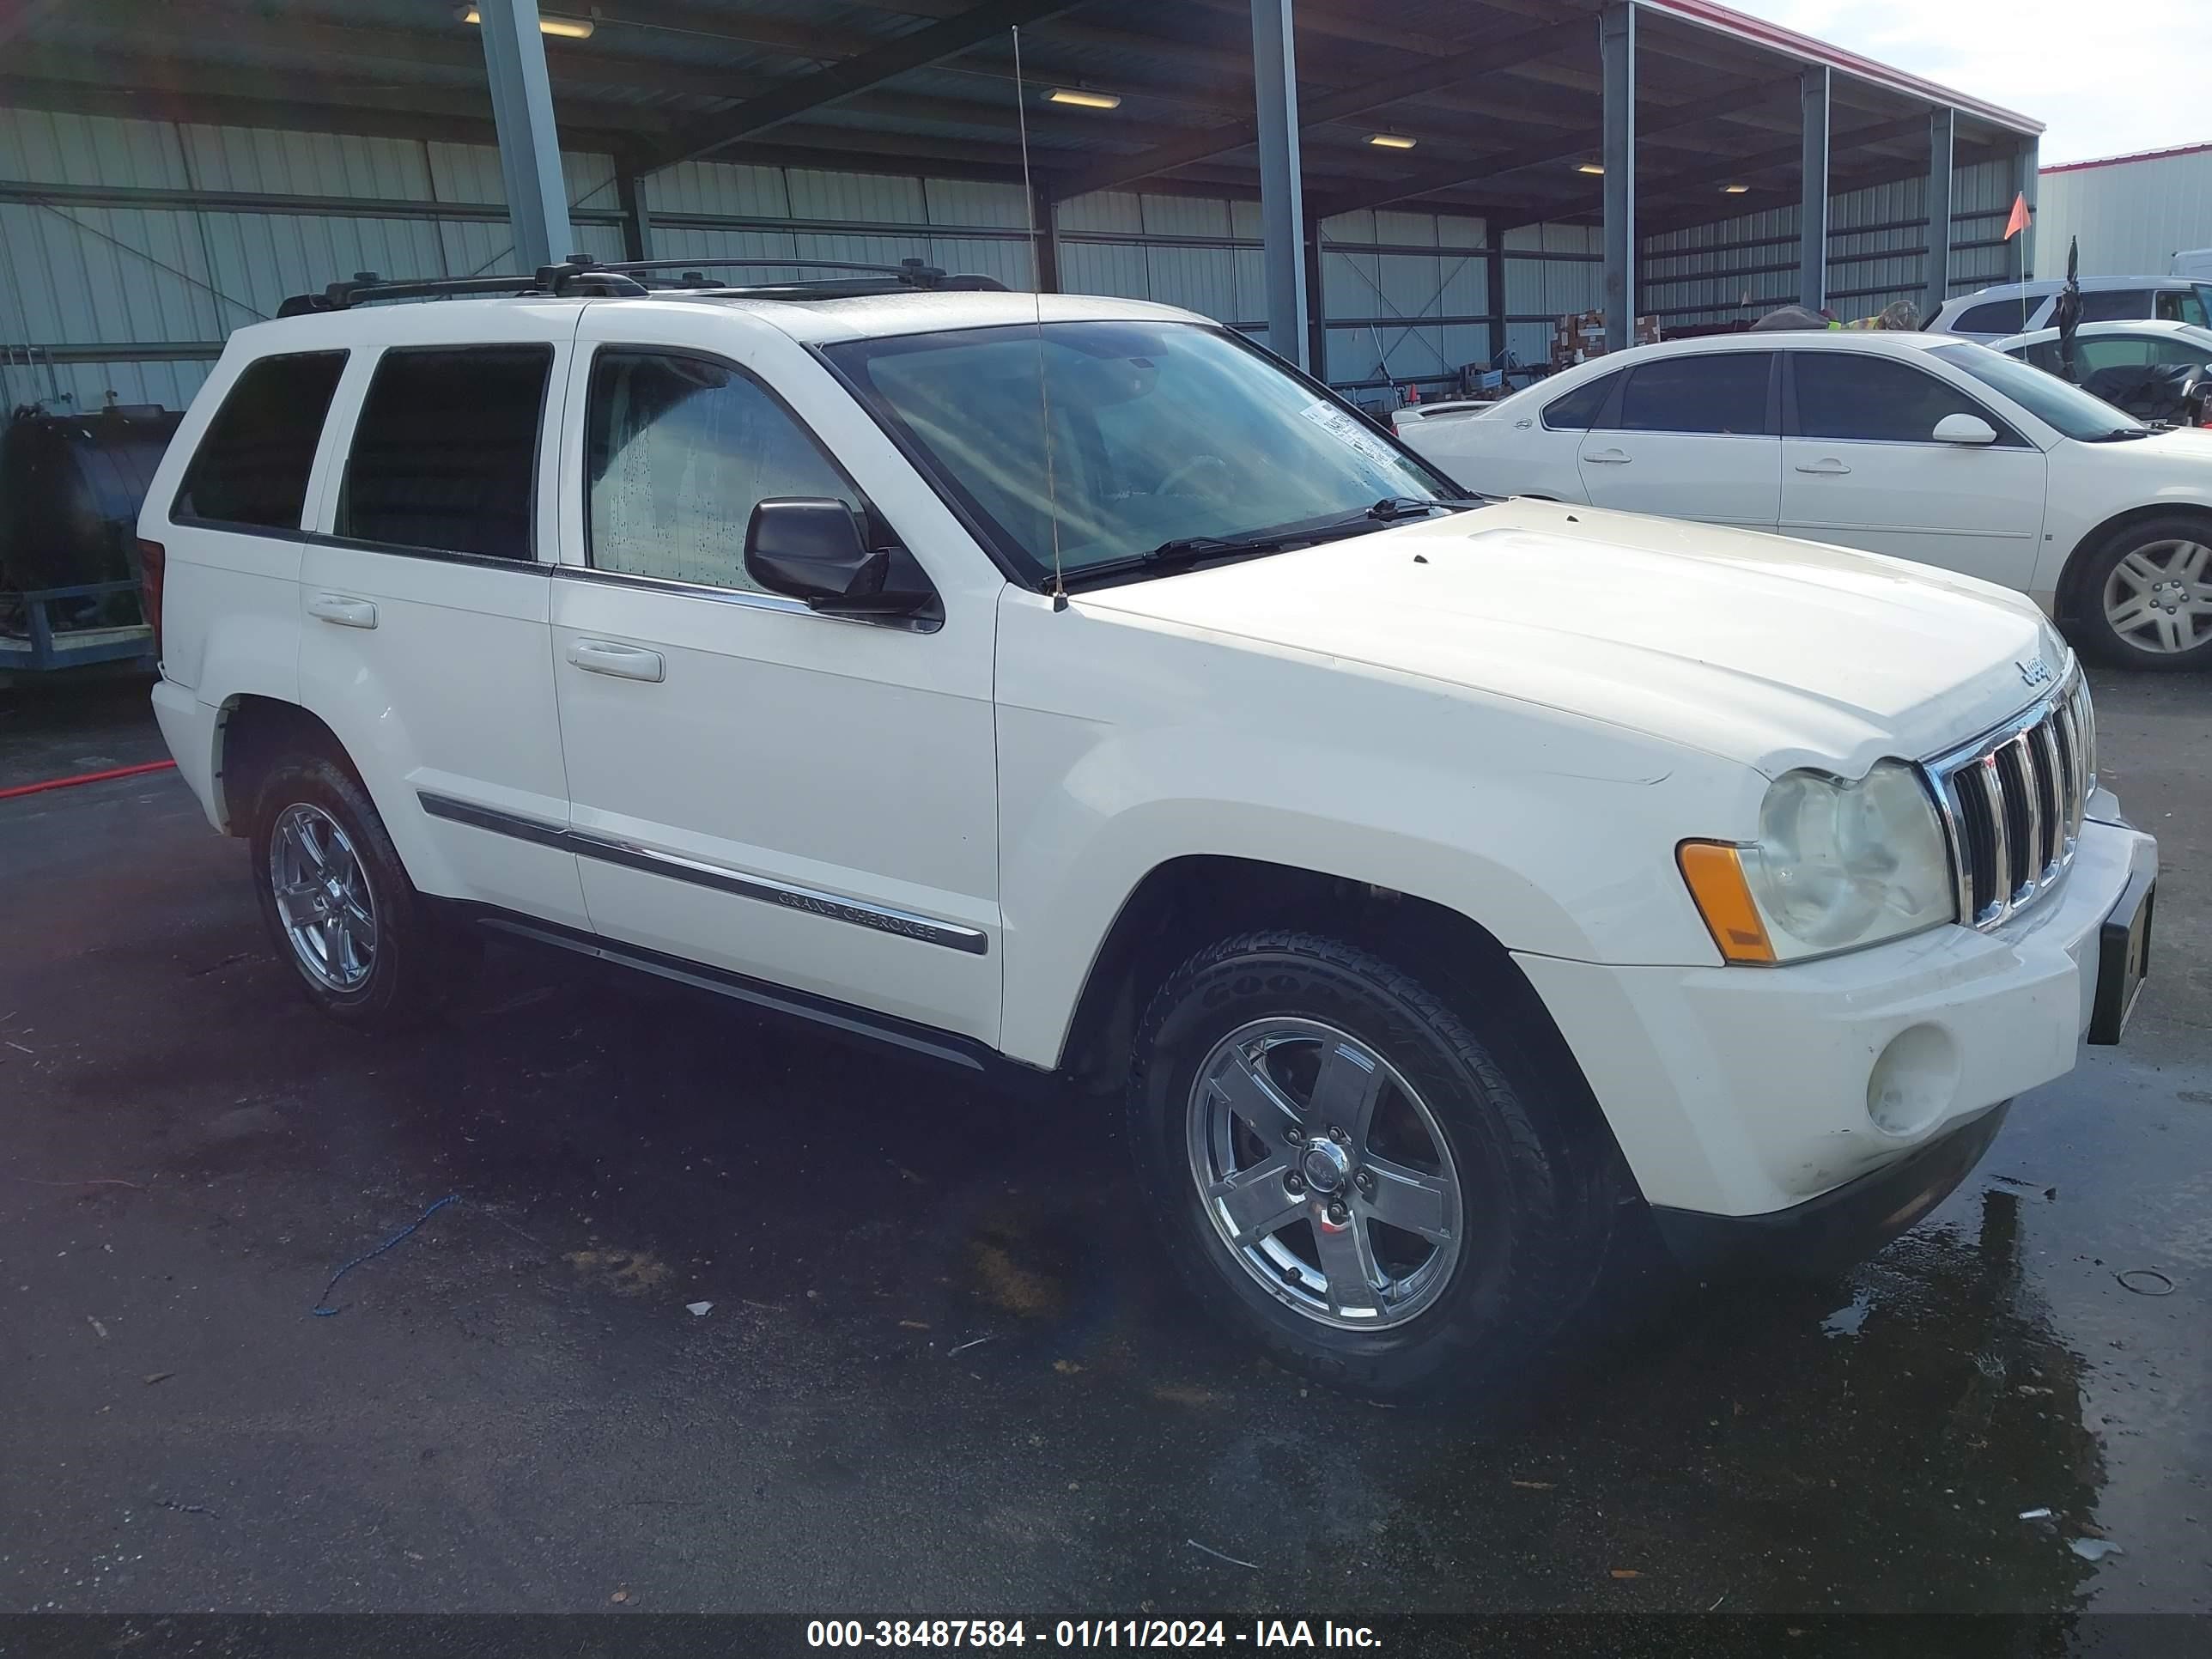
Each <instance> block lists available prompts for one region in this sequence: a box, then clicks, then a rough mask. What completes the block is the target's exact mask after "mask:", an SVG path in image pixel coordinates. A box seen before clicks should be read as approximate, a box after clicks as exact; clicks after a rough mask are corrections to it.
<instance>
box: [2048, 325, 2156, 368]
mask: <svg viewBox="0 0 2212 1659" xmlns="http://www.w3.org/2000/svg"><path fill="white" fill-rule="evenodd" d="M2157 344H2158V343H2157V342H2156V341H2154V340H2148V339H2145V338H2144V337H2142V335H2140V334H2107V335H2102V336H2100V337H2098V338H2096V339H2093V340H2076V341H2075V343H2074V360H2075V362H2076V363H2078V364H2079V365H2080V366H2081V370H2082V372H2083V373H2084V374H2086V373H2087V372H2088V371H2089V370H2091V369H2093V368H2142V366H2143V365H2144V364H2146V363H2151V362H2157V361H2158V358H2157V356H2156V350H2157ZM2057 349H2058V347H2057V342H2056V341H2053V342H2052V343H2051V351H2052V353H2053V354H2054V355H2056V354H2057Z"/></svg>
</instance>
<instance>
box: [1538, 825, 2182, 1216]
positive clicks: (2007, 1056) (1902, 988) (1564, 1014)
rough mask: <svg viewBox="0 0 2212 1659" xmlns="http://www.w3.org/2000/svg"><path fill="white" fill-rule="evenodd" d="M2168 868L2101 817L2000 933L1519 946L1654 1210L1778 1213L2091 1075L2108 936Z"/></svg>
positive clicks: (2152, 850)
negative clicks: (1778, 943)
mask: <svg viewBox="0 0 2212 1659" xmlns="http://www.w3.org/2000/svg"><path fill="white" fill-rule="evenodd" d="M2100 801H2101V802H2103V803H2109V804H2110V807H2111V810H2110V811H2109V813H2108V815H2109V816H2112V817H2117V804H2116V803H2111V798H2110V797H2109V796H2102V797H2100ZM2157 864H2158V845H2157V843H2156V842H2154V841H2153V840H2152V839H2151V838H2150V837H2149V836H2146V835H2142V834H2141V833H2140V832H2138V831H2136V830H2135V829H2130V827H2128V826H2127V825H2126V824H2124V823H2118V822H2110V823H2104V822H2090V823H2086V824H2084V825H2083V827H2082V832H2081V840H2080V842H2079V845H2078V846H2077V848H2076V849H2075V859H2074V863H2073V866H2072V867H2071V868H2070V869H2069V871H2068V872H2067V874H2066V876H2065V878H2064V879H2063V883H2062V884H2061V885H2060V886H2058V887H2057V889H2056V890H2054V891H2052V892H2051V894H2050V895H2049V896H2047V897H2045V899H2044V900H2043V901H2042V902H2040V903H2039V904H2037V905H2035V906H2034V907H2033V908H2031V909H2029V910H2027V911H2026V912H2024V913H2023V914H2021V915H2019V916H2016V917H2015V918H2014V919H2013V920H2012V921H2008V922H2007V923H2006V924H2005V925H2004V926H2002V927H1999V928H1997V929H1996V930H1995V931H1994V932H1991V933H1977V932H1975V931H1973V930H1972V929H1971V928H1966V927H1942V928H1937V929H1935V930H1933V931H1931V932H1929V933H1922V934H1919V935H1917V936H1916V937H1914V938H1911V939H1899V940H1897V941H1895V942H1894V943H1893V944H1889V945H1878V946H1876V947H1875V948H1874V949H1871V950H1867V951H1853V952H1850V953H1849V954H1846V955H1843V956H1838V957H1827V958H1825V959H1823V960H1820V961H1815V962H1804V963H1793V964H1791V965H1790V966H1788V967H1784V968H1775V969H1755V968H1663V967H1649V968H1613V967H1602V966H1599V965H1596V964H1594V963H1580V962H1568V961H1564V960H1561V959H1559V958H1558V957H1531V956H1523V957H1517V958H1516V959H1517V960H1518V961H1519V962H1520V963H1521V965H1522V969H1523V970H1524V971H1525V972H1526V973H1527V974H1528V978H1529V981H1530V982H1531V983H1532V984H1534V987H1536V991H1537V993H1538V994H1539V995H1541V997H1542V998H1543V999H1544V1001H1545V1004H1546V1006H1547V1007H1548V1008H1549V1009H1550V1011H1551V1012H1552V1015H1553V1018H1554V1019H1555V1020H1556V1021H1557V1022H1558V1024H1559V1029H1560V1031H1561V1033H1562V1034H1563V1035H1564V1036H1565V1038H1566V1040H1567V1042H1568V1045H1569V1046H1570V1047H1571V1048H1572V1049H1573V1051H1574V1054H1575V1056H1576V1058H1577V1060H1578V1061H1579V1062H1580V1063H1581V1065H1582V1067H1583V1073H1584V1075H1585V1076H1586V1077H1587V1078H1588V1079H1589V1085H1590V1087H1591V1089H1592V1090H1593V1091H1595V1094H1596V1097H1597V1099H1598V1101H1599V1103H1600V1104H1601V1106H1602V1107H1603V1108H1604V1110H1605V1114H1606V1117H1607V1121H1608V1122H1609V1123H1610V1124H1611V1126H1612V1127H1613V1134H1614V1138H1615V1139H1617V1140H1618V1141H1619V1142H1620V1149H1621V1152H1622V1154H1623V1155H1624V1157H1625V1158H1626V1160H1627V1163H1628V1166H1629V1169H1630V1170H1631V1171H1632V1173H1633V1174H1634V1176H1635V1177H1636V1179H1637V1182H1638V1185H1639V1186H1640V1187H1641V1188H1642V1190H1643V1193H1644V1197H1645V1198H1646V1199H1647V1200H1649V1201H1650V1203H1651V1204H1652V1205H1653V1206H1655V1207H1657V1208H1659V1209H1662V1210H1667V1211H1677V1212H1695V1213H1698V1214H1700V1215H1704V1216H1708V1217H1718V1218H1743V1217H1767V1216H1777V1215H1778V1214H1780V1213H1781V1212H1790V1211H1793V1210H1795V1209H1796V1207H1797V1206H1802V1205H1803V1204H1805V1203H1806V1202H1807V1201H1808V1200H1814V1199H1819V1198H1821V1197H1822V1196H1823V1195H1825V1194H1832V1193H1838V1191H1840V1190H1844V1189H1848V1188H1850V1187H1851V1186H1852V1185H1853V1183H1857V1182H1861V1181H1863V1180H1865V1179H1866V1178H1868V1177H1869V1176H1873V1175H1875V1173H1877V1172H1881V1171H1887V1170H1891V1169H1892V1168H1893V1167H1894V1166H1898V1165H1899V1164H1901V1163H1903V1162H1904V1161H1905V1160H1907V1159H1909V1158H1911V1156H1912V1155H1913V1154H1915V1153H1916V1152H1919V1151H1921V1150H1922V1149H1923V1148H1928V1147H1931V1146H1935V1145H1936V1144H1937V1143H1939V1142H1942V1141H1944V1140H1946V1139H1948V1138H1949V1137H1951V1136H1952V1135H1953V1134H1954V1133H1955V1132H1958V1131H1960V1130H1961V1129H1962V1128H1963V1127H1965V1126H1966V1125H1967V1124H1968V1123H1969V1122H1970V1121H1972V1120H1974V1119H1977V1118H1979V1117H1982V1116H1983V1115H1984V1114H1986V1113H1987V1112H1988V1111H1989V1109H1990V1107H1992V1106H1994V1105H1996V1104H1997V1103H1999V1102H2002V1101H2008V1100H2010V1099H2011V1098H2012V1097H2014V1096H2015V1095H2019V1094H2021V1093H2024V1092H2025V1091H2027V1090H2029V1089H2033V1088H2035V1087H2036V1086H2038V1085H2040V1084H2045V1083H2048V1082H2050V1081H2051V1079H2053V1078H2057V1077H2062V1076H2063V1075H2064V1074H2065V1073H2067V1072H2069V1071H2070V1070H2071V1069H2073V1066H2074V1063H2075V1059H2076V1056H2077V1054H2078V1052H2079V1048H2080V1043H2081V1036H2082V1034H2083V1033H2084V1032H2085V1031H2086V1030H2087V1029H2088V1027H2089V1024H2090V1021H2091V1017H2092V1015H2093V1012H2095V998H2096V989H2097V981H2098V968H2099V961H2100V947H2101V943H2102V941H2101V939H2100V933H2101V930H2102V928H2103V927H2104V924H2105V922H2106V920H2107V918H2108V917H2109V916H2110V915H2112V911H2113V909H2114V908H2115V907H2116V906H2117V905H2118V904H2119V903H2120V902H2121V900H2122V899H2123V897H2124V896H2126V895H2127V894H2128V892H2129V890H2130V884H2131V883H2135V882H2136V881H2137V880H2138V878H2142V877H2147V876H2148V875H2150V874H2153V873H2154V872H2155V871H2156V869H2157ZM1871 1097H1885V1100H1886V1104H1885V1113H1886V1121H1888V1122H1889V1123H1890V1124H1891V1126H1892V1127H1887V1128H1885V1127H1881V1125H1879V1124H1877V1123H1876V1121H1875V1118H1874V1116H1873V1115H1872V1113H1871V1112H1870V1110H1869V1100H1870V1098H1871ZM1990 1129H1991V1133H1994V1132H1995V1125H1994V1123H1992V1124H1991V1125H1990ZM1974 1150H1975V1152H1976V1154H1977V1155H1978V1152H1979V1151H1980V1148H1979V1147H1976V1148H1975V1149H1974ZM1964 1174H1965V1170H1963V1169H1961V1170H1959V1171H1958V1173H1957V1175H1956V1176H1954V1183H1955V1181H1956V1180H1957V1179H1960V1178H1963V1176H1964ZM1869 1190H1873V1189H1872V1188H1869ZM1947 1190H1948V1188H1947ZM1938 1196H1940V1194H1938ZM1839 1201H1840V1200H1839ZM1870 1201H1871V1200H1870Z"/></svg>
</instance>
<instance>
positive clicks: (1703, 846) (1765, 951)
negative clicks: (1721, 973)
mask: <svg viewBox="0 0 2212 1659" xmlns="http://www.w3.org/2000/svg"><path fill="white" fill-rule="evenodd" d="M1674 860H1675V862H1676V863H1678V864H1680V866H1682V879H1683V880H1684V881H1685V882H1686V883H1688V884H1689V888H1690V898H1691V900H1692V902H1694V903H1695V904H1696V905H1697V907H1698V914H1699V915H1701V916H1703V917H1704V918H1705V927H1706V929H1707V931H1708V932H1710V933H1711V934H1712V936H1713V943H1714V944H1716V945H1719V946H1720V947H1721V957H1722V959H1723V961H1727V962H1759V963H1771V962H1772V961H1773V960H1774V944H1773V941H1772V940H1771V939H1768V938H1767V937H1766V924H1765V922H1764V921H1760V920H1759V907H1758V906H1757V905H1755V904H1753V902H1751V888H1750V886H1749V884H1747V883H1746V882H1745V880H1744V878H1743V859H1742V856H1741V853H1740V852H1739V851H1738V849H1737V848H1734V847H1731V846H1729V845H1728V844H1727V843H1726V842H1717V841H1686V842H1683V843H1682V844H1681V845H1680V847H1678V848H1675V849H1674Z"/></svg>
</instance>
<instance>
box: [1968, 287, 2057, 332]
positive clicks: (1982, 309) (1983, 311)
mask: <svg viewBox="0 0 2212 1659" xmlns="http://www.w3.org/2000/svg"><path fill="white" fill-rule="evenodd" d="M2042 305H2043V299H2042V296H2041V295H2030V296H2028V297H2026V298H2023V299H2017V300H1991V301H1987V302H1986V303H1984V304H1982V305H1978V306H1968V307H1966V309H1965V310H1964V311H1962V312H1960V313H1959V314H1958V315H1957V316H1956V317H1954V318H1953V319H1951V331H1952V332H1954V333H1956V334H2017V333H2019V332H2021V330H2023V329H2025V328H2026V327H2027V319H2028V317H2029V315H2030V314H2031V313H2034V312H2036V311H2038V310H2039V309H2041V308H2042Z"/></svg>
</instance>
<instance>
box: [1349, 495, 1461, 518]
mask: <svg viewBox="0 0 2212 1659" xmlns="http://www.w3.org/2000/svg"><path fill="white" fill-rule="evenodd" d="M1472 506H1474V502H1473V501H1467V500H1463V499H1462V500H1457V501H1446V500H1444V499H1443V497H1442V496H1437V495H1431V496H1427V497H1423V496H1419V495H1386V496H1384V497H1383V499H1382V500H1381V501H1377V502H1376V503H1375V505H1374V506H1372V507H1369V508H1368V509H1367V516H1368V517H1369V518H1370V519H1380V520H1383V523H1385V524H1389V523H1390V522H1392V521H1393V520H1397V519H1409V518H1411V517H1413V514H1414V513H1438V512H1441V513H1461V512H1464V511H1465V510H1466V509H1467V508H1468V507H1472Z"/></svg>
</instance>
